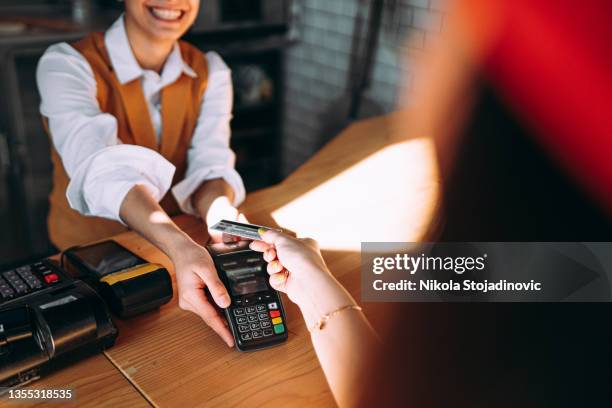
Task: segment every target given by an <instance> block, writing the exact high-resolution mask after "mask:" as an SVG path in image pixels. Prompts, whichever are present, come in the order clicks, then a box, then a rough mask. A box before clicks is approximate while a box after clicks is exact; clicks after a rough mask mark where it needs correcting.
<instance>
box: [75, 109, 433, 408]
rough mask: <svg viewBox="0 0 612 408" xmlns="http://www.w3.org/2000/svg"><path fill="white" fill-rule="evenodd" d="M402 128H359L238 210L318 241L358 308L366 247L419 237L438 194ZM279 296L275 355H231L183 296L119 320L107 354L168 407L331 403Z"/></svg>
mask: <svg viewBox="0 0 612 408" xmlns="http://www.w3.org/2000/svg"><path fill="white" fill-rule="evenodd" d="M398 123H400V124H401V123H403V121H402V117H401V116H400V115H399V114H394V115H391V116H387V117H382V118H376V119H373V120H368V121H364V122H360V123H357V124H355V125H353V126H352V127H350V128H349V129H348V130H346V131H345V132H343V133H342V134H340V135H339V136H338V137H336V138H335V139H334V140H333V141H332V142H331V143H329V144H328V145H327V146H325V147H324V148H323V149H322V150H321V151H320V152H318V153H317V154H316V155H315V156H313V158H312V159H310V160H309V161H308V162H307V163H306V164H304V165H303V166H302V167H300V168H299V169H298V170H297V171H296V172H295V173H293V174H292V175H291V176H289V177H288V178H287V179H286V180H285V181H283V182H282V183H280V184H278V185H276V186H274V187H271V188H267V189H264V190H261V191H258V192H255V193H253V194H250V195H249V196H248V198H247V200H246V202H245V203H244V205H243V206H242V210H243V212H244V213H245V214H246V215H247V217H248V218H249V220H250V221H251V222H254V223H257V224H263V225H270V226H279V227H281V228H283V229H284V230H289V231H294V232H298V233H299V234H298V235H300V236H304V235H308V236H311V237H313V238H315V239H317V240H319V242H320V243H321V247H322V250H323V253H324V257H325V259H326V261H327V263H328V265H329V267H330V270H331V271H332V272H333V273H334V274H335V275H336V276H337V277H338V279H339V280H340V282H341V283H342V284H344V285H345V286H346V287H347V289H348V290H349V291H350V292H351V293H352V294H353V295H354V296H355V297H356V299H357V300H358V301H359V294H360V276H359V261H360V259H359V248H360V243H361V241H366V240H370V241H410V240H417V239H419V238H420V237H421V235H422V234H423V231H424V229H425V227H426V226H427V224H428V222H429V219H430V218H431V215H432V212H433V209H434V205H435V202H436V199H437V191H438V189H437V186H438V183H437V177H436V173H435V170H434V168H435V166H434V165H433V164H434V163H433V160H432V157H433V149H432V147H431V145H430V144H429V142H428V141H427V140H426V139H419V138H415V137H414V136H415V135H411V130H410V128H409V127H407V126H399V127H398V126H397V124H398ZM417 136H418V135H417ZM176 222H177V223H178V225H179V226H180V227H181V228H182V229H184V230H185V231H186V232H187V233H189V234H190V235H191V236H192V237H193V238H194V239H195V240H196V241H198V242H200V243H204V240H205V239H206V234H205V232H204V230H203V227H202V225H201V223H200V222H199V221H198V220H196V219H194V218H191V217H188V216H180V217H177V218H176ZM115 239H116V241H118V242H119V243H121V244H122V245H124V246H126V247H127V248H129V249H131V250H132V251H134V252H136V253H137V254H139V255H140V256H142V257H144V258H145V259H147V260H149V261H151V262H159V263H162V264H164V265H165V266H166V267H167V268H168V269H169V270H171V271H172V265H171V264H170V262H169V260H168V259H167V258H166V257H165V256H164V255H162V254H161V253H160V252H159V251H158V250H157V249H156V248H154V247H153V246H152V245H151V244H149V243H148V242H147V241H145V240H144V239H142V238H141V237H139V236H138V235H136V234H135V233H131V232H128V233H125V234H121V235H119V236H117V237H115ZM172 273H173V272H172ZM283 301H284V304H285V307H286V312H287V328H288V331H289V340H288V341H287V342H286V343H285V344H283V345H281V346H279V347H276V348H273V349H269V350H264V351H258V352H254V353H240V352H238V351H236V350H235V349H229V348H228V347H227V346H226V345H225V344H224V343H223V342H222V341H221V340H220V339H219V338H218V337H217V336H216V334H215V333H214V332H213V331H212V330H210V329H209V328H208V327H207V326H206V325H205V324H204V323H203V322H202V321H201V320H200V319H199V318H198V317H197V316H196V315H194V314H191V313H188V312H184V311H182V310H180V309H179V308H178V306H177V297H176V293H175V297H174V298H173V300H172V301H171V302H170V303H169V304H168V305H165V306H163V307H162V308H161V309H160V310H159V311H158V312H154V313H148V314H145V315H143V316H140V317H137V318H133V319H129V320H125V321H118V322H117V324H118V326H119V330H120V332H119V333H120V334H119V338H118V340H117V343H116V345H115V346H114V347H113V348H112V349H110V350H108V351H107V352H106V353H105V354H106V356H107V357H108V358H109V360H110V361H111V362H112V363H113V364H114V365H115V366H116V367H118V369H119V370H121V372H122V374H123V375H124V376H125V377H126V378H128V379H129V381H130V382H131V383H132V384H133V385H134V386H135V387H137V388H138V390H139V391H140V392H141V393H142V394H143V395H145V396H146V397H147V399H148V400H149V401H150V402H151V403H152V404H153V405H156V406H160V407H174V406H177V407H195V406H207V407H210V406H223V407H228V406H249V407H259V406H271V405H275V406H317V407H326V406H334V405H335V403H334V400H333V397H332V395H331V392H330V391H329V388H328V386H327V383H326V381H325V377H324V375H323V372H322V370H321V368H320V366H319V364H318V361H317V358H316V355H315V353H314V351H313V349H312V346H311V342H310V336H309V334H308V330H307V329H306V327H305V325H304V323H303V321H302V318H301V316H300V313H299V310H298V309H297V307H296V306H295V305H293V304H292V303H291V302H290V301H289V300H288V299H287V298H286V297H285V298H283ZM364 310H365V313H366V314H367V315H368V317H370V319H371V320H372V321H373V323H374V326H375V327H376V321H377V318H376V316H377V315H378V313H382V310H381V309H380V306H377V305H375V304H366V305H364ZM85 367H88V365H85ZM83 369H84V367H76V366H75V367H73V368H71V369H70V370H67V371H73V372H76V371H77V370H83ZM77 388H78V387H77ZM78 392H79V393H80V394H81V395H85V394H86V393H87V391H86V390H85V389H82V390H81V389H80V388H78ZM83 398H89V397H88V396H87V397H83Z"/></svg>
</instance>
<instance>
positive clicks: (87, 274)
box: [64, 241, 172, 318]
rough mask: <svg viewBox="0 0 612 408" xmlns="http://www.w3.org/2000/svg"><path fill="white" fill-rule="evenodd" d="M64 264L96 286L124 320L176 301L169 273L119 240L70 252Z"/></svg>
mask: <svg viewBox="0 0 612 408" xmlns="http://www.w3.org/2000/svg"><path fill="white" fill-rule="evenodd" d="M64 261H65V262H64V266H65V268H66V270H67V271H68V272H69V273H70V274H71V275H72V276H73V277H75V278H78V279H82V280H83V281H85V282H87V283H88V284H89V285H90V286H92V287H93V288H94V289H95V290H96V291H97V292H98V293H99V294H100V296H102V298H103V299H104V301H105V302H106V304H107V305H108V306H109V308H110V309H111V310H112V312H113V313H115V314H116V315H117V316H119V317H121V318H127V317H132V316H134V315H137V314H140V313H143V312H147V311H149V310H153V309H157V308H159V307H160V306H161V305H163V304H165V303H167V302H168V301H169V300H170V299H172V279H171V278H170V274H169V273H168V271H167V270H166V269H165V268H164V267H163V266H162V265H159V264H154V263H148V262H147V261H145V260H144V259H142V258H140V257H139V256H137V255H135V254H134V253H132V252H130V251H128V250H127V249H126V248H124V247H122V246H121V245H119V244H118V243H116V242H115V241H103V242H99V243H97V244H93V245H88V246H84V247H78V248H72V249H69V250H67V251H66V252H64Z"/></svg>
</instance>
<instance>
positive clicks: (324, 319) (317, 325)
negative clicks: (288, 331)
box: [308, 305, 361, 333]
mask: <svg viewBox="0 0 612 408" xmlns="http://www.w3.org/2000/svg"><path fill="white" fill-rule="evenodd" d="M345 310H356V311H358V312H360V311H361V306H357V305H348V306H343V307H341V308H338V309H336V310H334V311H333V312H329V313H328V314H326V315H323V316H321V318H320V319H319V320H317V322H316V323H315V324H313V325H312V327H310V328H309V329H308V331H310V332H311V333H312V332H313V331H315V330H322V329H323V327H325V324H326V323H327V321H328V320H329V319H331V318H332V317H334V316H335V315H337V314H339V313H342V312H344V311H345Z"/></svg>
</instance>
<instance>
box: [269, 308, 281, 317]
mask: <svg viewBox="0 0 612 408" xmlns="http://www.w3.org/2000/svg"><path fill="white" fill-rule="evenodd" d="M278 316H280V311H278V310H272V311H270V317H278Z"/></svg>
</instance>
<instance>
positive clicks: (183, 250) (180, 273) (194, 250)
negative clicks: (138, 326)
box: [171, 241, 234, 347]
mask: <svg viewBox="0 0 612 408" xmlns="http://www.w3.org/2000/svg"><path fill="white" fill-rule="evenodd" d="M171 259H172V262H173V263H174V268H175V273H176V282H177V285H178V295H179V307H180V308H181V309H183V310H188V311H190V312H193V313H195V314H197V315H198V316H200V317H201V318H202V319H203V320H204V321H205V322H206V324H207V325H209V326H210V328H211V329H213V330H214V331H215V332H216V333H217V334H218V335H219V336H221V338H222V339H223V341H225V343H227V345H228V346H229V347H232V346H233V345H234V338H233V336H232V334H231V332H230V331H229V329H228V327H227V322H226V320H225V318H223V317H222V316H221V315H220V314H219V313H218V311H217V310H216V309H215V307H214V305H212V304H211V303H210V302H209V301H208V299H207V297H206V295H205V293H204V289H205V288H208V291H209V292H210V294H211V296H212V298H213V299H214V301H215V303H216V304H217V305H218V306H219V307H222V308H226V307H228V306H229V305H230V302H231V300H230V297H229V294H228V293H227V290H226V289H225V286H224V285H223V283H222V282H221V280H220V279H219V276H218V275H217V271H216V269H215V266H214V264H213V261H212V258H211V257H210V254H209V253H208V251H206V249H204V248H203V247H201V246H200V245H198V244H197V243H195V242H193V241H191V242H190V243H186V244H185V245H182V246H181V247H180V249H179V250H178V252H177V253H176V254H173V256H171Z"/></svg>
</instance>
